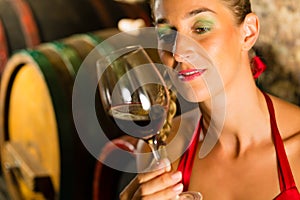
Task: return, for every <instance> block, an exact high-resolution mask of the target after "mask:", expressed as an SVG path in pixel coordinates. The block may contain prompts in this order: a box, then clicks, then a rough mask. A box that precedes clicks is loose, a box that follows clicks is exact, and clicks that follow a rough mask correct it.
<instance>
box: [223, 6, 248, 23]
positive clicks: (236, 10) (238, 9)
mask: <svg viewBox="0 0 300 200" xmlns="http://www.w3.org/2000/svg"><path fill="white" fill-rule="evenodd" d="M222 1H223V2H224V3H225V4H226V5H227V6H228V8H230V10H232V11H233V14H234V16H235V17H236V19H237V23H238V24H241V23H243V21H244V19H245V17H246V15H247V14H249V13H251V12H252V10H251V3H250V0H222Z"/></svg>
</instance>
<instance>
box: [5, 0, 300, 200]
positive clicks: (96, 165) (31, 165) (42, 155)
mask: <svg viewBox="0 0 300 200" xmlns="http://www.w3.org/2000/svg"><path fill="white" fill-rule="evenodd" d="M298 3H299V2H298V1H297V0H286V1H282V0H252V8H253V11H254V12H255V13H256V14H257V15H258V16H259V17H260V19H261V24H262V25H261V35H260V37H259V40H258V42H257V44H256V46H255V51H256V53H257V55H258V56H260V57H261V58H262V60H263V61H264V62H265V64H266V65H267V70H266V71H265V72H264V73H263V75H262V76H261V77H260V78H259V79H258V82H257V83H258V84H259V86H260V87H261V88H263V89H264V90H266V91H267V92H270V93H272V94H274V95H276V96H278V97H281V98H283V99H285V100H287V101H289V102H291V103H294V104H297V105H300V26H299V24H300V7H299V6H298ZM149 26H152V23H151V12H150V8H149V5H148V3H147V2H143V1H134V0H129V2H121V1H113V0H72V1H71V0H51V1H50V0H0V79H1V82H0V161H1V170H0V199H1V200H10V199H12V200H15V199H16V200H19V199H25V200H27V199H60V200H68V199H72V200H73V199H78V200H81V199H83V200H90V199H93V200H100V199H105V200H108V199H118V198H117V196H118V192H119V191H121V190H122V188H123V187H124V185H126V184H127V183H128V181H130V179H131V178H132V177H133V176H134V174H130V173H122V172H118V171H116V170H114V169H111V168H109V167H107V166H104V165H102V164H101V162H98V161H97V159H95V158H94V157H93V156H91V155H90V154H89V153H88V152H87V150H86V149H85V148H84V146H83V144H82V143H81V141H80V138H79V137H78V135H77V132H76V128H75V126H74V122H73V118H72V86H73V83H74V80H75V77H76V72H77V71H78V69H79V67H80V65H81V63H82V62H83V60H84V59H85V57H86V56H87V55H88V54H89V53H90V52H91V51H92V49H94V47H95V46H97V44H99V43H101V42H102V41H103V40H105V39H106V38H108V37H110V36H113V35H114V34H116V33H119V32H122V31H127V30H131V29H134V28H141V27H149ZM108 50H109V49H108ZM154 56H155V55H154ZM96 101H97V99H96ZM96 107H97V105H96ZM101 109H102V108H101V106H100V107H97V109H96V110H97V111H98V117H99V119H102V120H104V121H105V120H106V119H104V118H105V117H104V116H103V115H102V112H101ZM105 126H106V129H105V131H106V132H107V134H108V137H109V138H110V139H111V140H112V141H113V142H114V144H116V146H118V147H120V148H122V149H125V150H127V151H129V152H132V153H133V154H134V150H133V149H132V147H134V145H135V143H136V140H134V139H132V138H127V137H124V136H123V134H122V133H121V132H120V131H119V130H118V129H117V128H115V127H114V126H113V125H112V124H111V122H109V121H107V122H105ZM87 131H91V130H87ZM114 151H118V149H114V147H112V146H110V145H109V144H108V145H107V146H106V147H105V148H104V149H103V151H102V152H99V157H100V156H102V158H103V157H104V158H103V159H109V156H110V155H111V154H113V153H114ZM103 154H105V156H103ZM120 164H124V163H120Z"/></svg>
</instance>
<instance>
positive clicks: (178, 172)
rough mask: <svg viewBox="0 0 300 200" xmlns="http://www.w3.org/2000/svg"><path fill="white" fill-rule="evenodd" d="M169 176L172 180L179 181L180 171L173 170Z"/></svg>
mask: <svg viewBox="0 0 300 200" xmlns="http://www.w3.org/2000/svg"><path fill="white" fill-rule="evenodd" d="M171 177H172V179H173V180H174V181H180V180H181V177H182V175H181V172H180V171H177V172H175V173H174V174H172V176H171Z"/></svg>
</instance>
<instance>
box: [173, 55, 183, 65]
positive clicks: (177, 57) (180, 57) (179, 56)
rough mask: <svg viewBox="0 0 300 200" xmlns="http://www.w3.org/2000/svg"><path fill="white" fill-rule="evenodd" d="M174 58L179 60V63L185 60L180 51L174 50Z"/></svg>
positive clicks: (176, 60)
mask: <svg viewBox="0 0 300 200" xmlns="http://www.w3.org/2000/svg"><path fill="white" fill-rule="evenodd" d="M173 59H174V60H175V62H177V63H182V62H184V59H183V56H182V55H180V53H178V52H174V53H173Z"/></svg>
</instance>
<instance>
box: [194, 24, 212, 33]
mask: <svg viewBox="0 0 300 200" xmlns="http://www.w3.org/2000/svg"><path fill="white" fill-rule="evenodd" d="M210 30H211V28H210V27H205V26H204V27H197V28H195V29H194V32H195V33H197V34H204V33H207V32H209V31H210Z"/></svg>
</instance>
